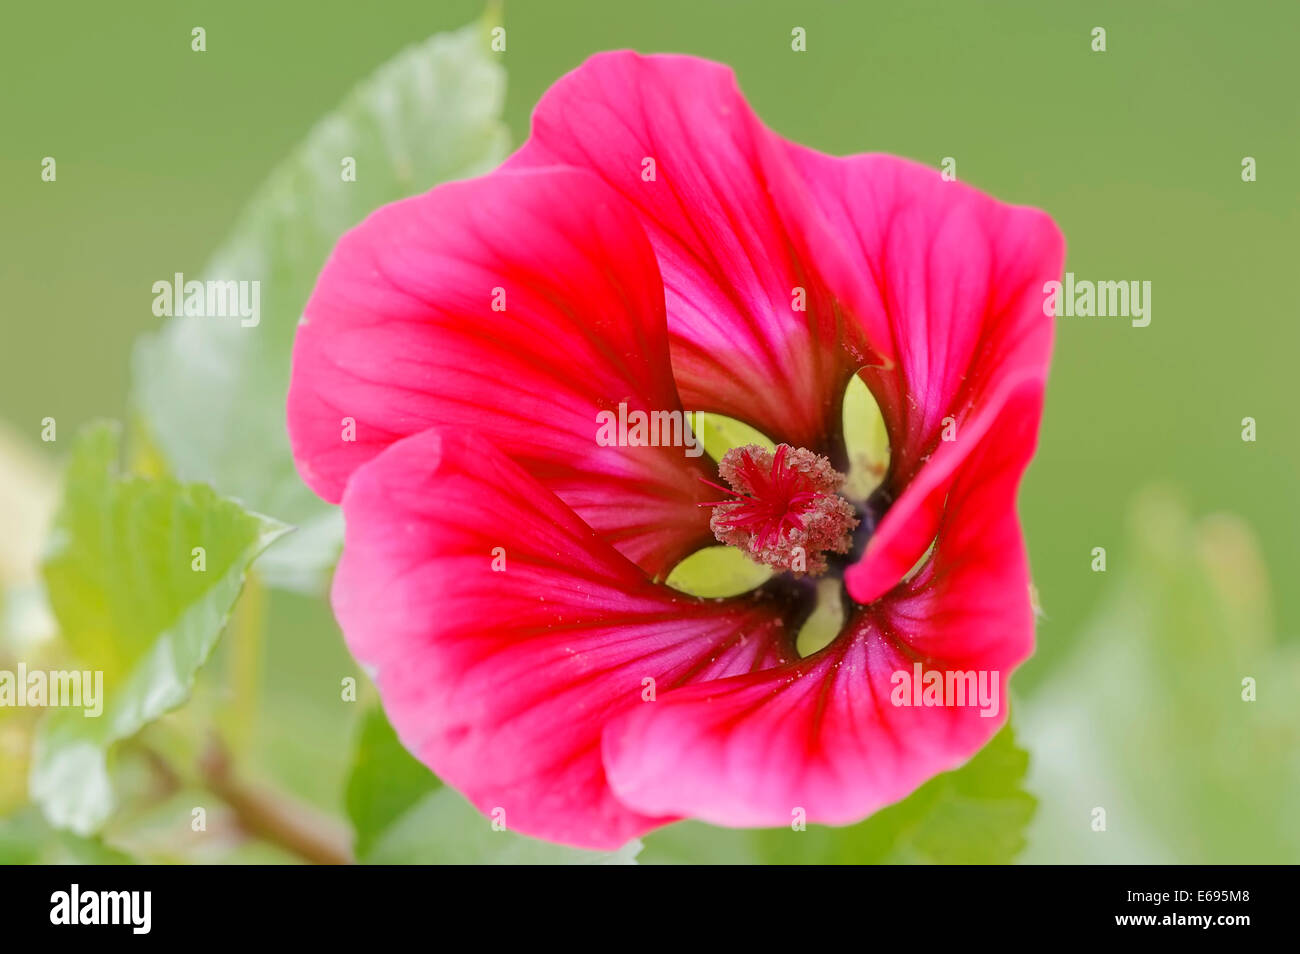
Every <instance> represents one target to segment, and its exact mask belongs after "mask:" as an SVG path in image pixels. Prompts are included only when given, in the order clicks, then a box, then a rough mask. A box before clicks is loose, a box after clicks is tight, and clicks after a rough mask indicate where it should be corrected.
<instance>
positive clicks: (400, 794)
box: [347, 706, 641, 865]
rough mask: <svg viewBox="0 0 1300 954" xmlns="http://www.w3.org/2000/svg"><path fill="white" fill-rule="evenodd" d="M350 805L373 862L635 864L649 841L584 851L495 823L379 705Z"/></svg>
mask: <svg viewBox="0 0 1300 954" xmlns="http://www.w3.org/2000/svg"><path fill="white" fill-rule="evenodd" d="M347 807H348V815H349V817H350V818H351V819H352V824H353V826H354V828H355V829H356V835H357V838H356V853H357V858H358V859H359V860H360V861H362V862H365V863H368V864H399V865H400V864H440V863H449V864H635V859H636V855H637V852H639V851H640V849H641V843H640V842H639V841H631V842H629V843H628V844H626V845H624V846H623V847H622V848H620V849H619V850H618V851H613V852H597V851H582V850H580V849H578V848H568V847H565V846H563V845H553V844H550V843H549V842H545V841H539V840H538V839H536V838H527V837H525V836H523V835H517V834H515V833H514V832H512V831H495V830H494V829H493V826H492V821H491V819H489V818H486V817H485V816H483V815H482V814H480V813H479V812H478V811H477V810H476V809H475V808H474V807H473V806H472V805H470V804H469V802H467V801H465V799H464V798H462V797H461V796H460V795H459V794H458V793H456V792H455V791H454V790H452V789H450V788H447V787H445V786H444V785H442V783H441V782H440V781H439V780H438V779H437V777H436V776H434V775H433V774H432V773H431V772H430V771H429V770H428V769H427V768H425V767H424V766H423V765H422V764H421V763H419V762H417V761H416V760H415V759H414V758H413V757H412V756H411V755H410V753H408V752H407V751H406V749H404V748H403V747H402V744H401V742H400V741H398V739H397V735H396V733H395V732H394V731H393V729H392V727H391V726H390V725H389V724H388V720H387V719H386V718H385V716H384V713H383V710H382V709H380V708H379V707H378V706H376V707H374V708H373V709H371V710H370V711H369V712H367V713H366V714H365V716H364V717H363V719H362V723H361V731H360V739H359V744H358V746H357V753H356V759H355V761H354V763H353V767H352V775H351V778H350V779H349V780H348V788H347ZM506 822H507V825H508V824H509V819H507V820H506Z"/></svg>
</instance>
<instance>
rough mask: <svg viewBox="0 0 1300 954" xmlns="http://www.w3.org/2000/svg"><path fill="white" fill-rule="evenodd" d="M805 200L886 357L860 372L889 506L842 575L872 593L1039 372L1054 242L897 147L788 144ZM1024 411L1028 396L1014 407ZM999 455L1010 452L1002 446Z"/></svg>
mask: <svg viewBox="0 0 1300 954" xmlns="http://www.w3.org/2000/svg"><path fill="white" fill-rule="evenodd" d="M787 150H788V153H789V155H790V156H791V158H792V161H793V162H794V164H795V165H796V167H797V168H798V169H799V172H800V174H801V176H802V177H803V179H804V181H805V182H806V183H807V187H808V190H809V196H810V197H811V199H812V202H811V208H809V209H807V210H805V211H803V212H802V213H798V210H791V214H802V215H803V216H805V217H807V218H808V219H809V220H810V221H811V222H812V225H810V226H809V227H808V228H807V229H805V230H804V235H805V240H806V241H807V243H808V247H809V249H810V252H809V254H811V255H812V256H813V257H814V258H816V259H818V260H820V261H824V262H832V263H833V262H841V263H842V262H843V260H844V255H845V251H846V249H847V254H848V258H849V260H850V261H855V262H857V263H858V268H856V269H845V268H842V267H841V268H836V269H834V270H833V273H832V271H831V270H827V273H828V274H831V276H832V278H831V284H832V285H833V286H834V287H835V291H836V294H837V295H839V296H840V297H841V298H842V299H843V300H844V301H846V302H847V303H848V307H849V308H850V310H851V311H852V312H853V313H854V314H855V315H858V316H860V317H861V318H862V319H863V321H864V322H866V323H867V324H869V325H870V326H872V327H875V326H877V325H878V324H879V322H880V321H881V320H883V321H884V323H885V324H886V326H887V327H888V328H889V334H890V339H891V340H890V341H889V342H888V345H887V346H882V348H881V350H882V351H888V352H889V353H891V354H893V355H894V356H895V359H896V360H895V362H894V363H892V364H888V365H877V366H867V367H864V368H863V369H862V370H861V371H860V374H861V376H862V378H863V380H864V381H865V382H866V384H867V386H868V387H869V388H870V389H871V391H872V393H873V395H874V396H875V398H876V401H877V402H878V403H879V405H880V408H881V412H882V414H883V415H884V418H885V423H886V427H887V429H888V431H889V440H890V472H889V474H888V475H887V477H886V490H887V493H888V495H889V497H890V499H892V500H894V501H895V502H894V503H893V506H892V508H891V510H890V511H889V513H888V514H887V515H886V517H885V521H884V523H883V524H882V526H881V527H880V528H879V529H878V530H877V531H876V535H875V537H874V538H873V539H872V541H871V545H870V546H869V547H868V550H867V553H866V556H865V557H864V560H863V561H862V562H860V563H859V564H858V566H856V567H854V568H853V569H852V570H851V571H850V572H849V574H848V580H849V587H850V592H851V593H852V595H853V597H854V598H855V599H857V600H858V601H859V602H869V601H870V600H872V599H875V598H877V597H878V596H879V595H880V594H881V593H884V592H885V591H886V590H888V589H889V587H891V586H893V585H894V584H895V583H897V582H898V581H899V580H900V579H901V578H902V576H903V574H905V573H906V572H907V570H908V569H909V568H910V567H911V566H912V565H913V564H914V563H915V562H916V561H917V559H919V558H920V557H921V556H922V554H924V552H925V550H926V548H927V547H928V546H929V544H930V541H931V540H932V539H933V536H934V531H935V528H936V526H937V524H938V520H939V515H940V512H941V510H942V508H943V505H944V499H945V496H946V493H947V491H948V488H949V486H950V485H951V482H952V480H953V479H954V478H955V476H956V475H957V473H958V472H959V471H960V470H961V468H962V466H963V465H962V461H963V460H964V458H965V457H966V456H967V455H968V454H969V453H970V452H971V451H972V449H973V448H974V447H975V445H976V444H977V443H978V441H979V440H981V439H983V438H982V435H983V434H984V432H985V431H987V430H988V428H989V425H990V422H991V421H992V420H993V419H994V418H996V417H998V416H999V415H1001V414H1002V412H1003V404H1004V403H1005V402H1007V401H1008V400H1010V399H1011V397H1012V395H1014V394H1016V393H1018V391H1019V389H1020V388H1021V387H1022V385H1025V384H1028V385H1030V386H1031V387H1032V385H1033V384H1034V382H1037V383H1039V384H1041V382H1043V381H1044V380H1046V377H1047V366H1048V359H1049V356H1050V353H1051V344H1052V319H1051V318H1050V317H1048V316H1047V315H1045V314H1044V312H1043V302H1044V292H1043V286H1044V283H1045V282H1048V281H1052V280H1055V279H1057V278H1059V277H1060V274H1061V268H1062V265H1063V262H1064V257H1065V246H1064V240H1063V239H1062V237H1061V234H1060V232H1059V230H1058V229H1057V228H1056V226H1055V224H1054V223H1053V222H1052V220H1051V219H1050V218H1049V217H1048V216H1047V215H1045V214H1044V213H1042V212H1040V211H1038V210H1037V209H1031V208H1024V207H1020V206H1011V205H1006V204H1004V203H1001V202H998V201H997V200H995V199H993V198H991V197H989V196H987V195H985V194H983V193H982V192H979V191H978V190H976V189H974V188H971V187H970V186H967V185H965V184H964V183H961V182H956V181H945V180H944V179H943V178H942V177H941V176H940V175H939V174H938V173H937V172H935V171H934V170H932V169H929V168H927V167H925V166H921V165H919V164H917V163H913V162H909V161H907V160H904V159H898V158H896V157H894V156H884V155H862V156H851V157H847V158H836V157H832V156H826V155H823V154H821V153H817V152H814V151H813V150H810V149H805V148H803V147H801V146H797V145H793V144H788V145H787ZM1019 407H1020V408H1021V410H1022V411H1024V410H1026V409H1027V408H1029V409H1031V410H1030V411H1029V412H1030V413H1033V414H1034V415H1035V417H1034V421H1033V429H1034V430H1036V428H1037V413H1038V412H1037V410H1036V408H1037V405H1036V404H1031V405H1025V404H1021V405H1019ZM1006 452H1007V453H1016V449H1014V448H1007V449H1006Z"/></svg>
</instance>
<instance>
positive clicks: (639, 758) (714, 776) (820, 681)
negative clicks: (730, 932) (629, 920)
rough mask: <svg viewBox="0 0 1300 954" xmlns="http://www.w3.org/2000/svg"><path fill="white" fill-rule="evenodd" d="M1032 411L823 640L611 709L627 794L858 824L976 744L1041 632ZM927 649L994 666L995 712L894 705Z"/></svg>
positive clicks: (963, 664) (734, 812)
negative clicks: (1028, 528) (886, 583)
mask: <svg viewBox="0 0 1300 954" xmlns="http://www.w3.org/2000/svg"><path fill="white" fill-rule="evenodd" d="M1023 399H1024V400H1028V401H1033V400H1035V398H1034V397H1032V396H1028V395H1027V396H1025V397H1024V398H1023ZM1037 399H1039V400H1040V399H1041V397H1039V398H1037ZM1034 421H1036V418H1034V417H1033V416H1032V415H1027V414H1023V413H1020V414H1008V415H1006V416H1005V417H1003V418H1000V419H999V420H998V421H997V422H996V424H995V425H994V429H993V431H991V432H990V434H989V438H990V440H988V441H985V442H981V443H980V444H979V445H977V446H976V447H975V449H974V450H973V451H972V453H971V457H970V459H969V460H968V462H967V463H968V467H967V468H966V469H964V470H963V471H962V473H961V474H960V475H959V476H958V478H957V479H956V481H955V482H954V483H953V485H952V490H951V497H952V499H951V501H950V503H949V506H948V508H947V510H946V511H945V514H944V518H943V522H942V525H941V526H940V528H939V534H938V537H937V540H936V543H935V551H934V553H933V555H932V557H931V559H930V560H929V561H928V562H927V563H926V565H925V566H924V567H923V568H922V569H921V570H920V572H918V573H917V575H916V576H915V577H913V578H912V579H910V580H909V581H908V582H907V583H905V584H904V585H903V586H902V587H900V588H899V589H898V590H896V591H895V593H894V594H892V595H891V596H890V597H889V598H888V599H886V600H883V601H881V602H880V603H877V604H875V605H873V606H862V607H858V608H857V609H856V610H855V611H854V615H853V617H852V618H851V620H850V624H849V628H848V630H847V631H846V632H845V633H843V634H841V636H840V637H839V638H838V639H837V640H836V641H835V642H833V643H831V645H830V646H828V647H827V648H826V649H824V650H822V651H821V652H819V653H817V654H815V655H813V656H810V657H809V658H807V659H803V660H800V661H799V662H797V663H793V664H790V665H785V666H778V667H775V668H772V669H767V670H764V671H762V672H760V673H756V674H752V675H745V676H737V677H733V678H728V679H725V680H721V681H718V682H714V683H709V684H705V685H697V686H688V687H684V688H682V689H678V690H675V691H673V692H669V693H665V694H664V695H663V696H661V698H660V699H659V701H658V702H657V703H656V704H655V705H654V706H649V707H644V708H640V709H634V710H630V711H629V712H627V713H625V714H624V715H622V716H620V717H619V718H618V719H616V720H614V721H612V722H611V723H610V725H609V727H608V728H607V729H606V730H605V736H604V742H603V752H604V759H605V765H606V770H607V771H608V773H609V782H610V785H611V786H612V787H613V789H614V791H615V793H616V794H617V795H618V797H619V799H620V800H622V801H623V802H625V803H626V804H628V805H630V806H632V807H633V808H636V809H637V810H639V811H642V812H646V813H649V814H681V815H692V816H696V817H699V818H702V819H704V820H706V821H710V822H713V823H715V824H719V825H730V826H738V827H748V826H759V825H788V824H789V823H790V821H791V820H792V818H793V817H795V816H794V815H793V814H792V813H793V812H794V811H795V810H796V809H803V810H804V811H805V812H806V818H807V820H808V821H815V822H823V823H827V824H847V823H850V822H854V821H857V820H859V819H861V818H863V817H865V816H866V815H869V814H871V813H872V812H874V811H876V810H878V809H880V808H882V807H883V806H885V805H887V804H889V803H891V802H893V801H896V800H898V799H900V798H902V797H903V796H905V795H907V794H908V793H909V792H911V791H912V790H913V789H914V788H916V786H918V785H919V784H921V783H922V782H924V781H925V780H926V779H928V778H930V777H931V776H933V775H934V774H936V773H938V772H941V771H945V770H948V769H952V768H954V767H956V766H957V765H959V764H961V763H962V762H964V761H965V760H966V759H968V758H969V757H970V756H971V755H973V754H974V753H975V752H976V751H977V750H978V749H979V748H980V747H981V746H982V745H983V744H984V743H985V742H987V741H988V739H989V738H991V737H992V736H993V734H994V733H995V732H996V731H997V729H998V728H999V727H1000V726H1001V725H1002V723H1003V722H1004V721H1005V719H1006V692H1005V690H1006V679H1007V677H1008V676H1009V675H1010V672H1011V670H1012V669H1013V668H1014V667H1015V666H1016V665H1017V664H1018V663H1020V662H1021V661H1022V660H1023V659H1024V658H1025V657H1026V656H1028V654H1029V652H1030V651H1031V649H1032V645H1033V615H1032V611H1031V608H1030V603H1029V594H1028V567H1027V561H1026V557H1025V551H1024V545H1023V542H1022V539H1021V533H1020V526H1019V521H1018V520H1017V519H1016V515H1015V510H1014V499H1015V491H1016V485H1017V483H1018V481H1019V477H1020V473H1021V471H1022V470H1023V469H1024V466H1025V464H1026V463H1027V461H1028V459H1029V456H1030V452H1031V451H1032V445H1033V422H1034ZM1003 447H1014V448H1019V450H1018V451H1017V452H1016V453H1014V454H1007V455H1004V454H1002V453H1001V451H1000V448H1003ZM918 662H919V663H921V664H922V665H923V667H924V670H925V671H927V672H928V671H931V670H936V669H937V670H941V671H943V672H944V673H947V672H949V671H951V672H954V673H955V672H958V671H962V672H965V671H971V672H976V673H978V672H981V671H982V672H984V673H985V674H986V675H985V679H986V682H985V685H986V687H989V688H993V687H994V686H995V688H996V699H997V711H996V713H991V714H990V715H989V716H987V717H986V716H984V715H982V714H981V709H980V708H979V706H978V705H966V706H958V705H951V704H949V705H942V706H919V707H914V706H905V705H896V704H895V703H894V699H893V698H892V696H893V694H894V691H895V689H896V687H897V684H896V683H895V677H894V674H895V673H896V672H907V673H909V674H910V673H913V672H914V668H913V667H914V665H915V664H916V663H918ZM994 676H996V680H997V681H996V684H994V683H993V682H992V681H991V680H992V678H993V677H994ZM945 678H947V677H946V675H945ZM978 678H979V677H978V675H977V676H976V679H977V680H978ZM947 701H948V702H950V703H951V702H952V701H954V700H952V699H949V700H947Z"/></svg>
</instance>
